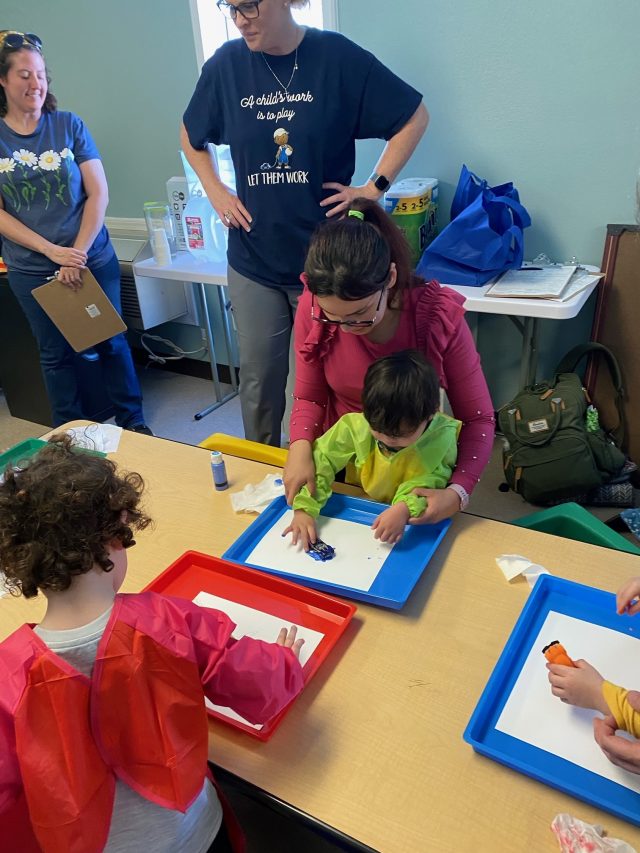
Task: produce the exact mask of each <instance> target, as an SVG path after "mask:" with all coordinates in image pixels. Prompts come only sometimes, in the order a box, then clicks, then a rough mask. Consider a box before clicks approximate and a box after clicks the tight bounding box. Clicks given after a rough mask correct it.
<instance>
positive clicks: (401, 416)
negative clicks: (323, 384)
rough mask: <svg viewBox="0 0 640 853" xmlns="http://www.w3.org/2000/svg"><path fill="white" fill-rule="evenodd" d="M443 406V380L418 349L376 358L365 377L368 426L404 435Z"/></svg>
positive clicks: (365, 410) (363, 392)
mask: <svg viewBox="0 0 640 853" xmlns="http://www.w3.org/2000/svg"><path fill="white" fill-rule="evenodd" d="M439 407H440V382H439V380H438V374H437V373H436V371H435V369H434V368H433V366H432V365H431V364H430V363H429V362H428V361H427V360H426V359H425V358H424V356H423V355H422V354H421V353H419V352H417V351H416V350H402V351H401V352H396V353H394V354H393V355H388V356H386V357H385V358H379V359H378V360H377V361H374V362H373V364H372V365H370V366H369V369H368V370H367V372H366V375H365V377H364V388H363V391H362V411H363V413H364V416H365V418H366V419H367V423H368V424H369V426H370V427H371V428H372V429H374V430H375V431H376V432H381V433H382V434H383V435H388V436H393V437H394V438H402V437H403V436H405V435H408V434H409V433H411V432H413V431H414V430H415V429H417V428H418V426H419V425H420V424H421V423H422V422H423V421H425V420H430V419H431V418H432V417H433V415H434V414H435V413H436V412H437V411H438V409H439Z"/></svg>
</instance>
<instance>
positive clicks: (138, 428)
mask: <svg viewBox="0 0 640 853" xmlns="http://www.w3.org/2000/svg"><path fill="white" fill-rule="evenodd" d="M125 429H127V430H129V432H139V433H141V434H142V435H153V433H152V432H151V430H150V429H149V427H148V426H147V425H146V424H133V426H128V427H125Z"/></svg>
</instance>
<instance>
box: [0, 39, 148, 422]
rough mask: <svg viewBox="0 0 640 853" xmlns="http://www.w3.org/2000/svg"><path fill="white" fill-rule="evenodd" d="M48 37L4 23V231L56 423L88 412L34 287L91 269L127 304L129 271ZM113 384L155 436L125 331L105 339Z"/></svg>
mask: <svg viewBox="0 0 640 853" xmlns="http://www.w3.org/2000/svg"><path fill="white" fill-rule="evenodd" d="M48 84H49V78H48V75H47V70H46V67H45V62H44V57H43V55H42V43H41V41H40V39H39V38H38V37H37V36H35V35H33V34H32V33H18V32H13V31H9V30H3V31H0V236H1V237H2V251H3V258H4V261H5V263H6V265H7V267H8V271H9V286H10V287H11V290H12V291H13V293H14V294H15V296H16V298H17V299H18V301H19V303H20V306H21V307H22V310H23V311H24V313H25V315H26V317H27V319H28V321H29V324H30V326H31V329H32V331H33V334H34V337H35V338H36V340H37V342H38V347H39V349H40V362H41V365H42V372H43V374H44V379H45V384H46V387H47V393H48V396H49V402H50V404H51V411H52V416H53V425H54V426H59V425H60V424H62V423H65V422H66V421H71V420H76V419H78V418H82V417H83V412H82V409H81V405H80V395H79V389H78V381H77V376H76V371H75V365H74V353H73V350H72V349H71V347H70V345H69V344H68V343H67V341H66V340H65V339H64V338H63V337H62V335H61V334H60V332H59V331H58V330H57V328H56V327H55V326H54V325H53V323H52V322H51V320H50V319H49V318H48V316H47V315H46V314H45V313H44V311H43V310H42V309H41V308H40V306H39V305H38V303H37V302H36V301H35V299H34V298H33V296H32V295H31V291H32V290H33V289H34V288H35V287H38V286H39V285H41V284H43V283H44V282H45V281H46V280H47V279H48V278H49V277H51V276H53V275H54V274H56V275H57V277H58V278H59V280H60V281H61V282H63V284H65V285H67V286H68V287H72V288H76V287H80V286H81V279H80V274H81V270H82V269H83V268H84V267H87V268H88V269H89V270H91V272H92V273H93V275H94V276H95V277H96V279H97V280H98V282H99V283H100V285H101V286H102V288H103V290H104V291H105V293H106V294H107V296H108V297H109V299H110V300H111V302H112V303H113V304H114V306H115V307H116V309H117V310H118V311H120V310H121V309H120V269H119V264H118V260H117V258H116V255H115V252H114V250H113V246H112V245H111V242H110V240H109V234H108V233H107V230H106V228H105V226H104V214H105V210H106V207H107V201H108V192H107V182H106V178H105V174H104V169H103V167H102V163H101V161H100V159H99V154H98V150H97V148H96V146H95V143H94V142H93V140H92V138H91V136H90V135H89V132H88V130H87V129H86V127H85V126H84V124H83V122H82V120H81V119H80V118H78V116H76V115H74V114H73V113H69V112H59V111H57V109H56V99H55V97H54V96H53V94H52V93H51V92H50V91H49V88H48ZM95 349H96V351H97V352H98V353H99V355H100V360H101V364H102V371H103V380H104V385H105V388H106V390H107V393H108V395H109V398H110V400H111V403H112V404H113V407H114V409H115V412H116V422H117V423H118V424H119V425H120V426H122V427H125V428H126V429H131V430H134V431H136V432H143V433H147V434H150V430H149V428H148V427H147V426H146V424H145V422H144V416H143V413H142V395H141V393H140V385H139V383H138V378H137V376H136V372H135V368H134V366H133V360H132V358H131V351H130V349H129V345H128V343H127V340H126V338H125V336H124V334H120V335H116V336H115V337H113V338H111V339H110V340H108V341H105V342H104V343H102V344H98V345H96V347H95Z"/></svg>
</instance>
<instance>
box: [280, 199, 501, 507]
mask: <svg viewBox="0 0 640 853" xmlns="http://www.w3.org/2000/svg"><path fill="white" fill-rule="evenodd" d="M301 278H302V279H303V283H304V285H305V289H304V292H303V294H302V296H301V298H300V301H299V303H298V310H297V313H296V320H295V356H296V384H295V392H294V405H293V412H292V415H291V426H290V435H291V446H290V449H289V456H288V459H287V464H286V467H285V473H284V481H285V488H286V494H287V501H288V503H291V502H292V501H293V499H294V497H295V496H296V495H297V493H298V492H299V490H300V488H301V487H302V486H306V487H307V488H308V490H309V491H310V492H311V493H312V494H313V493H314V491H315V467H314V463H313V456H312V443H313V441H315V439H316V438H317V437H318V436H319V435H321V434H322V433H323V432H325V431H326V430H327V429H328V428H329V427H331V426H332V425H333V424H335V423H336V422H337V421H338V420H339V418H340V417H341V416H342V415H344V414H346V413H348V412H361V411H362V401H361V395H362V388H363V383H364V377H365V374H366V372H367V369H368V368H369V366H370V365H371V364H372V363H373V362H374V361H376V360H377V359H379V358H383V357H385V356H388V355H392V354H393V353H397V352H400V351H402V350H405V349H415V350H418V351H419V352H420V353H421V354H422V355H423V356H424V357H425V358H426V359H427V361H429V362H430V363H431V364H432V365H433V367H434V368H435V370H436V373H437V375H438V379H439V382H440V385H441V387H442V388H443V389H444V390H445V391H446V393H447V397H448V399H449V403H450V405H451V409H452V412H453V416H454V418H456V419H457V420H459V421H461V422H462V427H461V430H460V438H459V442H458V460H457V464H456V467H455V469H454V472H453V475H452V476H451V480H450V482H449V483H448V485H447V487H446V488H444V489H418V490H417V494H418V495H420V496H422V497H426V499H427V508H426V510H425V512H424V513H423V514H422V515H421V516H420V517H419V518H417V519H411V521H410V522H409V523H412V524H416V523H417V524H420V523H433V522H436V521H440V520H441V519H443V518H449V517H450V516H452V515H453V514H454V513H456V512H457V511H458V510H459V509H464V508H465V506H466V504H467V502H468V500H469V495H470V494H471V492H472V491H473V488H474V486H475V485H476V484H477V482H478V480H479V479H480V475H481V473H482V471H483V469H484V467H485V465H486V464H487V462H488V460H489V456H490V455H491V448H492V444H493V436H494V414H493V405H492V403H491V398H490V396H489V391H488V388H487V383H486V381H485V378H484V375H483V373H482V368H481V366H480V358H479V356H478V353H477V351H476V348H475V346H474V343H473V338H472V337H471V332H470V331H469V328H468V326H467V324H466V323H465V321H464V308H463V307H462V303H463V302H464V298H463V297H461V296H459V295H458V294H457V293H455V292H454V291H452V290H450V289H448V288H446V287H440V285H439V284H438V283H437V282H435V281H431V282H425V281H424V280H423V279H421V278H419V277H418V276H417V275H415V273H413V272H412V268H411V263H410V256H409V248H408V246H407V243H406V241H405V239H404V237H403V235H402V233H401V232H400V230H399V229H398V228H397V227H396V225H395V224H394V222H393V221H392V219H391V217H390V216H388V215H387V214H386V213H385V212H384V210H382V208H381V207H380V205H379V204H377V203H376V202H372V201H369V200H367V199H359V200H358V201H356V202H354V203H353V204H352V206H351V209H350V210H349V212H348V215H347V217H346V218H344V219H342V220H339V221H334V222H330V223H326V224H324V225H321V226H320V227H319V228H318V229H317V231H316V232H315V234H314V236H313V238H312V240H311V245H310V247H309V253H308V255H307V260H306V263H305V271H304V273H303V275H302V276H301Z"/></svg>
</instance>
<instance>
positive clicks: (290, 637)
mask: <svg viewBox="0 0 640 853" xmlns="http://www.w3.org/2000/svg"><path fill="white" fill-rule="evenodd" d="M297 633H298V629H297V627H296V626H295V625H292V626H291V627H290V628H289V630H288V631H287V629H286V628H280V633H279V634H278V639H277V640H276V643H277V645H279V646H284V647H285V649H291V651H292V652H293V653H294V655H295V656H296V657H297V658H298V659H299V658H300V649H301V648H302V644H303V643H304V640H296V634H297Z"/></svg>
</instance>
